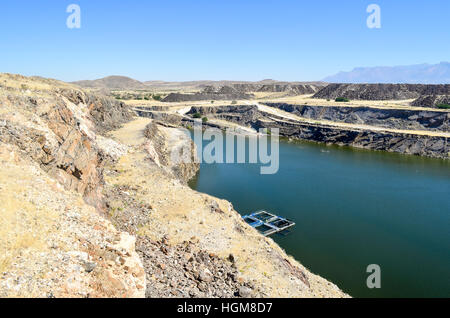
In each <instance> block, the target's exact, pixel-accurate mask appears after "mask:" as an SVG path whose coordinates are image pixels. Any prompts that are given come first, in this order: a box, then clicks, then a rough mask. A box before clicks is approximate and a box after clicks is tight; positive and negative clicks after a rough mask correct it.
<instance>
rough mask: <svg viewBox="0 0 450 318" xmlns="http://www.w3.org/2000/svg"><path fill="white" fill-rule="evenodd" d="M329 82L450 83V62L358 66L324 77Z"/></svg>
mask: <svg viewBox="0 0 450 318" xmlns="http://www.w3.org/2000/svg"><path fill="white" fill-rule="evenodd" d="M323 81H324V82H328V83H405V84H450V63H449V62H441V63H439V64H434V65H431V64H418V65H406V66H393V67H388V66H383V67H358V68H355V69H353V70H352V71H350V72H340V73H338V74H336V75H332V76H329V77H326V78H324V79H323Z"/></svg>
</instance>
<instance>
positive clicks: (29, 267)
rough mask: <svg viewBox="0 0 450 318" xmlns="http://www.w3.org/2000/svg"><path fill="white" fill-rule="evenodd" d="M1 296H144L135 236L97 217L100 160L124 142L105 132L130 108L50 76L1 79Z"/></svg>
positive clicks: (110, 156) (125, 116)
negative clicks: (110, 136)
mask: <svg viewBox="0 0 450 318" xmlns="http://www.w3.org/2000/svg"><path fill="white" fill-rule="evenodd" d="M0 83H1V87H0V102H1V108H0V144H1V147H0V150H1V165H0V171H1V172H0V173H1V174H2V177H1V186H0V187H1V189H2V196H3V197H2V199H1V200H0V210H1V211H2V226H1V229H2V231H5V235H2V236H1V239H0V241H1V243H0V245H1V246H2V259H1V262H0V263H1V264H2V265H1V266H2V270H1V272H2V273H3V274H2V277H1V278H0V286H1V288H0V294H1V295H2V296H5V297H14V296H18V297H53V296H54V297H142V296H144V294H145V285H146V277H145V274H144V271H143V267H142V264H141V261H140V259H139V257H138V255H137V254H136V252H135V246H134V245H135V243H134V238H133V237H131V236H130V235H129V234H127V233H123V232H119V231H118V230H116V229H115V228H114V226H113V225H112V224H111V223H110V222H109V221H107V220H106V219H105V218H104V217H102V216H101V214H100V212H101V211H102V210H104V206H103V200H102V197H103V195H102V189H103V165H104V163H105V162H107V161H110V160H114V159H115V158H117V157H118V156H119V155H121V154H122V153H124V152H126V148H125V147H123V146H121V145H119V144H118V143H116V142H115V141H113V140H111V139H109V138H107V137H105V136H103V135H101V134H100V133H104V132H106V131H107V130H109V129H112V128H115V127H119V126H120V124H122V123H124V122H126V121H128V120H129V119H130V118H131V117H132V114H131V113H130V112H129V111H128V108H127V107H126V106H125V105H123V104H121V103H119V102H117V101H114V100H110V99H108V98H103V97H98V96H95V95H90V94H88V93H85V92H83V91H81V90H79V89H77V88H76V87H74V86H71V85H67V84H65V83H61V82H58V81H54V80H47V79H42V78H27V77H23V76H20V75H9V74H2V75H0Z"/></svg>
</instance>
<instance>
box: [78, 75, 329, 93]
mask: <svg viewBox="0 0 450 318" xmlns="http://www.w3.org/2000/svg"><path fill="white" fill-rule="evenodd" d="M72 84H75V85H78V86H81V87H84V88H95V89H105V90H149V89H150V90H161V91H177V90H180V89H182V90H187V91H198V90H201V89H204V88H206V87H216V88H217V87H219V88H220V87H223V86H240V85H242V86H257V87H258V89H260V88H261V87H267V86H270V87H272V86H274V87H278V86H286V87H287V86H289V87H290V86H299V85H300V86H302V85H303V86H304V85H313V86H324V85H325V83H322V82H280V81H275V80H271V79H265V80H262V81H258V82H246V81H188V82H165V81H147V82H140V81H138V80H135V79H132V78H130V77H126V76H116V75H114V76H108V77H104V78H100V79H96V80H84V81H77V82H72ZM273 89H276V88H273Z"/></svg>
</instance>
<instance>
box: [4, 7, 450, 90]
mask: <svg viewBox="0 0 450 318" xmlns="http://www.w3.org/2000/svg"><path fill="white" fill-rule="evenodd" d="M72 3H74V4H78V5H80V7H81V23H82V25H81V29H68V28H67V27H66V19H67V17H68V15H69V14H68V13H66V8H67V6H68V5H69V4H72ZM371 3H376V4H378V5H379V6H380V7H381V23H382V27H381V29H369V28H367V26H366V19H367V17H368V15H369V14H368V13H366V8H367V6H368V5H369V4H371ZM449 13H450V1H448V0H428V1H416V0H414V1H411V0H371V1H360V0H340V1H336V0H315V1H311V0H310V1H300V0H278V1H275V0H267V1H266V0H258V1H253V0H226V1H225V0H224V1H218V0H209V1H203V0H197V1H196V0H186V1H179V0H178V1H177V0H163V1H144V0H128V1H123V0H108V1H105V0H69V1H65V0H40V1H36V0H28V1H24V0H3V1H1V4H0V36H1V41H0V72H9V73H20V74H24V75H40V76H45V77H52V78H57V79H61V80H66V81H72V80H80V79H95V78H99V77H103V76H107V75H126V76H130V77H133V78H136V79H138V80H172V81H174V80H201V79H213V80H221V79H229V80H231V79H234V80H261V79H266V78H272V79H277V80H290V81H293V80H298V81H303V80H319V79H322V78H324V77H325V76H328V75H331V74H334V73H336V72H338V71H348V70H351V69H352V68H354V67H359V66H393V65H408V64H420V63H439V62H441V61H448V60H449V56H450V41H449V38H450V36H449V35H450V24H449V23H448V16H449Z"/></svg>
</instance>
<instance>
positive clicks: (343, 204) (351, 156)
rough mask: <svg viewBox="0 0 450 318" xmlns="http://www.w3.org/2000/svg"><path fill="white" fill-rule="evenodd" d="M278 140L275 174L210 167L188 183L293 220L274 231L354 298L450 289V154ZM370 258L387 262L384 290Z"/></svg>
mask: <svg viewBox="0 0 450 318" xmlns="http://www.w3.org/2000/svg"><path fill="white" fill-rule="evenodd" d="M203 143H204V144H207V143H209V142H203ZM197 146H199V145H197ZM279 146H280V147H279V153H280V163H279V164H280V165H279V171H278V173H277V174H274V175H261V174H260V165H259V164H202V165H201V168H200V172H199V174H198V175H197V177H195V178H194V179H193V180H191V182H190V186H191V188H193V189H195V190H198V191H201V192H205V193H208V194H211V195H213V196H216V197H219V198H223V199H227V200H229V201H230V202H232V204H233V206H234V208H235V209H236V210H237V211H239V213H241V214H242V215H245V214H249V213H251V212H254V211H257V210H266V211H269V212H272V213H274V214H277V215H280V216H282V217H286V218H288V219H291V220H293V221H295V222H296V226H295V227H294V228H293V230H292V232H291V233H289V234H288V235H286V236H282V235H275V236H272V238H273V239H274V240H275V241H276V242H277V243H278V244H279V245H280V246H281V247H282V248H283V249H284V250H286V252H287V253H288V254H290V255H292V256H294V257H295V258H296V259H297V260H298V261H299V262H300V263H302V264H303V265H304V266H306V267H307V268H308V269H309V270H310V271H311V272H313V273H315V274H317V275H320V276H322V277H324V278H326V279H328V280H329V281H331V282H333V283H335V284H336V285H338V286H339V287H340V288H341V289H342V290H343V291H345V292H347V293H348V294H350V295H351V296H353V297H436V296H439V297H449V296H450V162H449V161H448V160H447V161H446V160H439V159H430V158H422V157H415V156H408V155H400V154H392V153H387V152H377V151H366V150H357V149H353V148H350V147H338V146H325V145H318V144H315V143H309V142H297V141H296V142H289V141H280V145H279ZM199 151H201V150H200V149H199ZM224 151H225V150H224ZM370 264H377V265H379V266H380V268H381V288H379V289H369V288H368V287H367V284H366V280H367V277H368V276H369V275H370V273H367V267H368V265H370Z"/></svg>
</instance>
